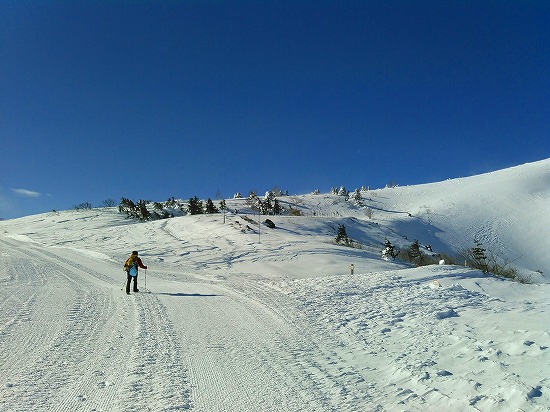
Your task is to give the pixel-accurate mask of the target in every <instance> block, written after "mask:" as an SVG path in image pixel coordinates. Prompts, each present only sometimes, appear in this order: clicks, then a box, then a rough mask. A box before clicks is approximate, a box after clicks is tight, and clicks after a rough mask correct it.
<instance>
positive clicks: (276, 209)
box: [273, 199, 283, 215]
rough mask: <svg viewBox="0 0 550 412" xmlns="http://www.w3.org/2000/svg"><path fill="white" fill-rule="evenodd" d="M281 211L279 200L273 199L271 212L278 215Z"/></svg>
mask: <svg viewBox="0 0 550 412" xmlns="http://www.w3.org/2000/svg"><path fill="white" fill-rule="evenodd" d="M281 213H283V208H282V207H281V205H280V204H279V201H278V200H277V199H275V201H274V202H273V214H275V215H280V214H281Z"/></svg>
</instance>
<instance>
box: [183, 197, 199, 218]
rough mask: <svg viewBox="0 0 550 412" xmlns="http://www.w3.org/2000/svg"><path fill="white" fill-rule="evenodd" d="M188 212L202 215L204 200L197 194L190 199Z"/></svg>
mask: <svg viewBox="0 0 550 412" xmlns="http://www.w3.org/2000/svg"><path fill="white" fill-rule="evenodd" d="M187 212H188V213H189V214H190V215H201V214H202V213H203V206H202V201H201V200H199V198H198V197H197V196H195V197H192V198H190V199H189V205H188V206H187Z"/></svg>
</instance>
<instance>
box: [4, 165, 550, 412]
mask: <svg viewBox="0 0 550 412" xmlns="http://www.w3.org/2000/svg"><path fill="white" fill-rule="evenodd" d="M362 195H363V204H362V205H354V204H353V203H352V202H349V201H345V199H344V198H343V197H341V196H336V195H328V194H320V195H304V196H291V197H284V198H281V202H282V203H284V205H288V204H292V205H293V207H294V208H299V209H300V210H301V211H302V214H303V216H301V217H290V216H273V217H270V219H271V220H273V222H274V223H275V224H276V228H275V229H269V228H267V227H266V226H264V225H260V226H258V224H257V221H258V216H257V215H254V214H250V213H249V212H250V210H248V209H247V207H246V205H245V200H244V199H229V200H227V204H228V207H229V210H232V211H234V210H235V209H238V210H239V213H238V214H235V213H229V214H228V215H227V216H226V222H225V224H224V223H223V216H222V215H221V214H217V215H199V216H183V217H179V218H172V219H168V220H160V221H153V222H147V223H136V222H133V221H130V220H127V219H125V218H124V216H123V215H121V214H119V213H117V211H116V210H115V209H94V210H91V211H62V212H56V213H47V214H42V215H36V216H28V217H25V218H21V219H15V220H10V221H3V222H0V286H1V287H0V410H2V411H3V410H6V411H8V410H9V411H28V410H33V411H63V412H64V411H75V410H79V411H115V412H116V411H168V410H194V411H205V412H213V411H228V410H235V411H237V410H239V411H281V412H282V411H285V412H288V411H296V412H298V411H371V410H372V411H441V410H445V411H470V410H471V411H496V410H498V411H518V410H525V411H527V410H529V411H547V410H549V408H550V380H549V378H548V376H550V374H549V369H548V365H550V335H549V328H548V325H549V324H548V316H549V310H550V305H549V303H550V302H549V300H548V296H549V294H548V293H549V292H550V290H548V289H549V288H550V284H549V283H548V282H547V276H548V273H550V267H549V266H550V265H549V261H548V258H547V257H546V253H545V251H546V250H550V243H549V239H548V236H547V234H548V233H549V231H548V229H549V228H550V220H549V217H548V210H550V209H549V207H548V206H550V159H547V160H543V161H540V162H535V163H531V164H526V165H522V166H518V167H515V168H510V169H506V170H502V171H497V172H493V173H488V174H485V175H480V176H473V177H469V178H463V179H455V180H449V181H445V182H439V183H432V184H427V185H419V186H410V187H396V188H391V189H389V188H388V189H381V190H376V191H366V192H362ZM263 219H265V217H262V218H261V220H263ZM339 224H344V225H345V226H346V229H347V232H348V235H349V236H350V237H351V238H353V239H354V240H355V241H357V242H359V243H360V244H361V245H362V247H361V248H360V249H359V248H348V247H344V246H340V245H336V244H334V242H333V240H334V237H335V235H336V229H337V227H338V225H339ZM474 237H476V238H479V239H481V240H482V241H483V244H484V245H485V246H486V247H487V248H488V249H493V250H495V251H496V252H498V253H499V254H503V255H505V256H507V257H509V258H510V259H515V261H514V265H515V266H517V268H518V270H519V271H521V273H523V274H525V275H526V276H531V277H532V279H534V280H536V281H537V282H538V283H537V284H520V283H517V282H510V281H508V280H501V279H497V278H494V277H492V276H487V275H484V274H483V273H481V272H479V271H476V270H472V269H469V268H464V267H459V266H448V265H435V266H426V267H418V268H411V267H410V266H407V265H404V264H401V263H399V262H388V261H385V260H382V259H381V256H380V252H381V250H382V243H383V241H384V239H385V238H388V239H390V240H391V241H392V243H394V244H396V245H398V247H406V246H407V245H409V244H410V243H411V242H412V241H413V240H414V239H418V240H419V241H420V243H421V244H422V245H424V246H425V245H431V246H432V248H433V250H434V253H438V252H440V253H450V252H452V251H455V250H458V249H460V248H466V247H471V246H472V240H473V238H474ZM134 249H135V250H139V252H140V255H141V257H142V259H143V261H144V263H145V264H146V265H148V267H149V269H148V271H147V272H145V271H143V270H142V271H141V272H140V275H139V286H140V289H141V292H140V293H135V294H132V295H126V294H125V293H124V291H123V290H122V288H123V284H124V282H125V273H124V272H123V271H122V263H123V262H124V260H125V259H126V257H127V255H128V253H129V252H130V251H131V250H134ZM350 264H353V265H354V273H353V274H351V273H350V268H349V265H350ZM540 272H542V275H541V273H540ZM145 278H147V290H146V288H145Z"/></svg>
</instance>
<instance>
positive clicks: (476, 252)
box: [472, 239, 489, 273]
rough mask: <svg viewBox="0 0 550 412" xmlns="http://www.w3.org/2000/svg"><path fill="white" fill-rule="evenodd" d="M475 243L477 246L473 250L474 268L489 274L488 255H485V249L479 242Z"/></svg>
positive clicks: (475, 241)
mask: <svg viewBox="0 0 550 412" xmlns="http://www.w3.org/2000/svg"><path fill="white" fill-rule="evenodd" d="M474 243H475V244H476V245H475V247H474V248H472V259H473V262H472V263H473V266H474V267H475V268H477V269H481V270H482V271H483V273H487V272H488V269H489V268H488V265H487V255H485V249H484V248H483V245H482V243H481V242H480V241H479V240H477V239H474Z"/></svg>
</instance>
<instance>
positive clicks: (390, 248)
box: [382, 239, 399, 260]
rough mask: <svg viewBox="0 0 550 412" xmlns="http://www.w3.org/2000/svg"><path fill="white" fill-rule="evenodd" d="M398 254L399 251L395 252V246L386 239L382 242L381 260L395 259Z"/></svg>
mask: <svg viewBox="0 0 550 412" xmlns="http://www.w3.org/2000/svg"><path fill="white" fill-rule="evenodd" d="M398 254H399V251H396V250H395V246H394V245H392V244H391V242H390V241H389V240H388V239H386V240H385V241H384V250H383V251H382V258H383V259H385V260H389V259H390V258H392V259H395V258H396V257H397V255H398Z"/></svg>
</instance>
